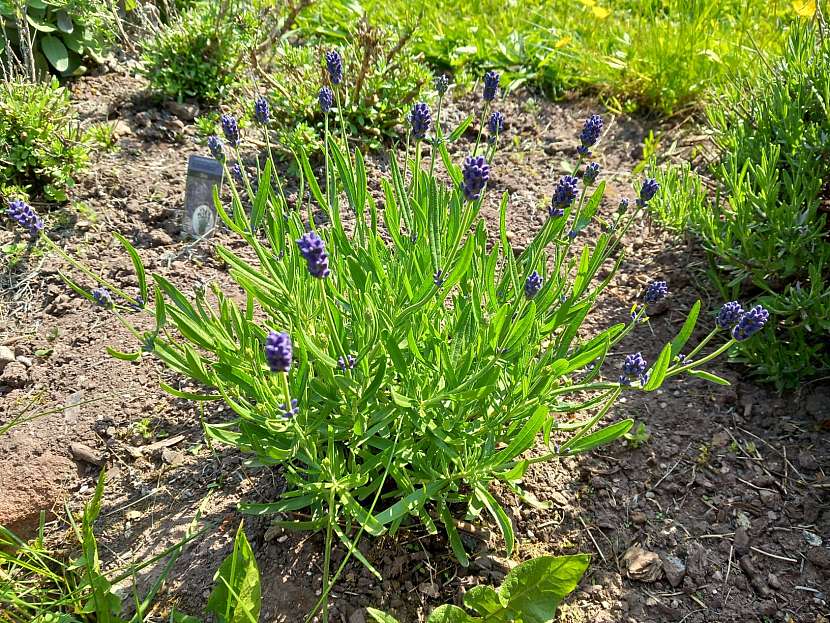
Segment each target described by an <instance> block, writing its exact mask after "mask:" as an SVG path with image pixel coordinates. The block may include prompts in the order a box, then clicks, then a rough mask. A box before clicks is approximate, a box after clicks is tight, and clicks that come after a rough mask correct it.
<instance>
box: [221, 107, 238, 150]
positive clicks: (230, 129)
mask: <svg viewBox="0 0 830 623" xmlns="http://www.w3.org/2000/svg"><path fill="white" fill-rule="evenodd" d="M221 121H222V132H223V133H224V135H225V140H226V141H228V143H230V145H231V147H238V146H239V142H240V140H241V137H240V135H239V124H238V123H237V122H236V117H234V116H233V115H222V117H221Z"/></svg>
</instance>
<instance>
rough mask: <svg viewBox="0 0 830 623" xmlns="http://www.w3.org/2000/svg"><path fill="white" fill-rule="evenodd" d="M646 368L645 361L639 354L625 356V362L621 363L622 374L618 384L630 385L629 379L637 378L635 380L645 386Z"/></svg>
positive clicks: (646, 378)
mask: <svg viewBox="0 0 830 623" xmlns="http://www.w3.org/2000/svg"><path fill="white" fill-rule="evenodd" d="M646 366H647V364H646V360H645V359H643V355H642V354H641V353H634V354H633V355H626V356H625V361H623V367H622V372H623V373H622V375H621V376H620V384H622V385H631V378H632V377H637V379H638V380H639V381H640V384H641V385H645V384H646V382H647V381H648V374H647V373H646Z"/></svg>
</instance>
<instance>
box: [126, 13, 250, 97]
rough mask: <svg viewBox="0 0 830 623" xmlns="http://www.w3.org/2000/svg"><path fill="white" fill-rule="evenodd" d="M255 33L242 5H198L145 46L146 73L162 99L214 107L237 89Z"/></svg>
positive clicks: (153, 88) (143, 57) (144, 68)
mask: <svg viewBox="0 0 830 623" xmlns="http://www.w3.org/2000/svg"><path fill="white" fill-rule="evenodd" d="M255 27H256V23H255V21H254V20H253V15H252V14H251V13H250V12H249V11H247V10H244V8H243V7H242V5H241V4H240V5H239V6H237V3H236V2H231V1H223V2H201V3H198V4H196V5H194V6H193V7H192V8H191V9H190V10H189V11H187V12H185V13H182V15H181V16H180V18H178V19H177V20H174V21H173V22H172V23H171V24H170V25H168V26H166V27H164V28H163V29H162V30H160V31H159V32H158V34H157V35H156V36H155V37H153V38H151V39H150V40H148V41H147V42H146V43H145V44H144V45H143V50H142V52H143V53H142V59H143V61H144V67H143V73H144V75H146V76H147V78H148V79H149V80H150V87H151V89H152V90H153V91H155V92H156V93H157V94H159V95H161V96H163V97H167V98H174V99H178V100H182V99H185V98H195V99H197V100H200V101H202V102H207V103H212V102H216V101H218V100H220V99H221V98H223V97H225V96H226V95H228V93H229V92H230V91H231V90H232V87H233V86H234V85H236V84H238V83H239V79H240V77H241V75H242V68H241V65H240V61H241V56H242V53H243V50H244V49H245V45H246V43H248V42H249V41H250V40H251V37H252V35H253V32H254V29H255Z"/></svg>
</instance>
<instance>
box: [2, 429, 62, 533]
mask: <svg viewBox="0 0 830 623" xmlns="http://www.w3.org/2000/svg"><path fill="white" fill-rule="evenodd" d="M21 445H22V444H21ZM77 476H78V470H77V468H76V467H75V464H74V463H73V462H72V461H71V460H69V459H68V458H66V457H63V456H59V455H57V454H52V453H50V452H44V453H43V454H37V455H34V456H33V455H31V454H29V453H24V452H21V448H18V453H17V454H15V455H9V456H5V457H3V458H0V491H2V492H3V495H0V525H2V526H5V527H6V528H8V529H9V530H11V531H12V532H14V533H16V534H17V535H18V536H19V537H22V538H24V539H25V538H28V537H30V536H32V535H34V532H35V530H36V529H37V526H38V522H39V519H40V511H41V510H45V511H47V512H49V511H50V510H51V509H52V508H54V507H55V506H56V504H57V503H58V502H60V500H61V498H62V496H63V495H64V492H65V491H66V490H67V489H68V488H69V487H71V486H72V484H73V483H74V481H75V480H76V478H77Z"/></svg>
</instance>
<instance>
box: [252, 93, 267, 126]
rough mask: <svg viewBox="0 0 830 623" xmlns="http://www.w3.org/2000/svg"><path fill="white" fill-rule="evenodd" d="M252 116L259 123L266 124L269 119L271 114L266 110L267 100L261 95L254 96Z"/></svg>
mask: <svg viewBox="0 0 830 623" xmlns="http://www.w3.org/2000/svg"><path fill="white" fill-rule="evenodd" d="M254 118H255V119H256V121H257V123H259V124H260V125H268V121H269V120H270V119H271V114H270V112H269V110H268V100H267V99H265V98H264V97H262V96H259V97H258V98H256V101H255V102H254Z"/></svg>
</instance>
